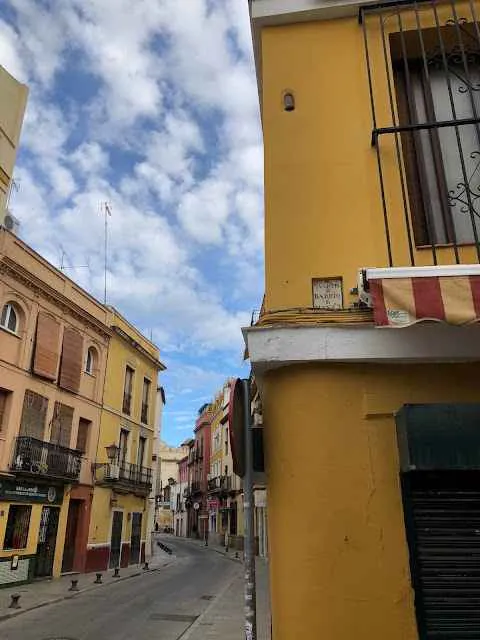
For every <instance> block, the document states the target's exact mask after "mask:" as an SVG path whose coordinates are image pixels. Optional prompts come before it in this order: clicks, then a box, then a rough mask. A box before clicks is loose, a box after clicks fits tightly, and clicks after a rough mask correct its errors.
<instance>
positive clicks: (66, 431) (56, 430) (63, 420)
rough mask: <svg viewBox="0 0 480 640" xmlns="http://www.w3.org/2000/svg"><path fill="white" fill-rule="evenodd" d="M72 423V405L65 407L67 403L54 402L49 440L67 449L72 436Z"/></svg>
mask: <svg viewBox="0 0 480 640" xmlns="http://www.w3.org/2000/svg"><path fill="white" fill-rule="evenodd" d="M72 423H73V407H67V405H65V404H62V403H61V402H55V408H54V412H53V419H52V431H51V434H50V442H51V443H53V444H58V445H60V446H61V447H67V448H68V449H69V448H70V439H71V436H72Z"/></svg>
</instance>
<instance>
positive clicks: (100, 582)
mask: <svg viewBox="0 0 480 640" xmlns="http://www.w3.org/2000/svg"><path fill="white" fill-rule="evenodd" d="M95 575H96V576H97V577H96V578H95V582H94V583H93V584H103V582H102V574H101V573H96V574H95Z"/></svg>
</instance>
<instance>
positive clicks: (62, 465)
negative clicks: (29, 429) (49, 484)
mask: <svg viewBox="0 0 480 640" xmlns="http://www.w3.org/2000/svg"><path fill="white" fill-rule="evenodd" d="M81 466H82V453H81V452H80V451H76V450H75V449H67V448H66V447H61V446H60V445H56V444H53V443H51V442H44V441H43V440H37V439H36V438H30V437H29V436H19V437H18V438H17V439H16V442H15V448H14V451H13V459H12V462H11V465H10V468H11V470H12V471H17V472H19V471H20V472H23V473H28V474H34V475H40V476H45V477H53V478H65V479H68V480H78V478H79V476H80V469H81Z"/></svg>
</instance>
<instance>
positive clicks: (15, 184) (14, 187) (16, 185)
mask: <svg viewBox="0 0 480 640" xmlns="http://www.w3.org/2000/svg"><path fill="white" fill-rule="evenodd" d="M12 191H15V192H16V193H18V192H19V191H20V179H15V178H12V179H11V180H10V184H9V185H8V191H7V207H6V208H7V209H8V208H9V205H10V200H11V198H12Z"/></svg>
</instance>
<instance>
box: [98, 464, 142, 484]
mask: <svg viewBox="0 0 480 640" xmlns="http://www.w3.org/2000/svg"><path fill="white" fill-rule="evenodd" d="M95 468H96V471H95V478H96V481H97V482H98V483H100V484H117V483H118V485H123V486H124V487H125V486H126V487H129V488H133V489H136V488H138V489H143V490H147V489H150V488H151V487H152V470H151V469H148V468H147V467H141V466H140V465H138V464H130V463H129V462H121V463H119V464H118V463H116V464H111V463H107V464H98V465H95Z"/></svg>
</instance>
